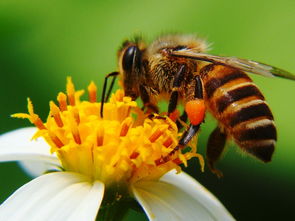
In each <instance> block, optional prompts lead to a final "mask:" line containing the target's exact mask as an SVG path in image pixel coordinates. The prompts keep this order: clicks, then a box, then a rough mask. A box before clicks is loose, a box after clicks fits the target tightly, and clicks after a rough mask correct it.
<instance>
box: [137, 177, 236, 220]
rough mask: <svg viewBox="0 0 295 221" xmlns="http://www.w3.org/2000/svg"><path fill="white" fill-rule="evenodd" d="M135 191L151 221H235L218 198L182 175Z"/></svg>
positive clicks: (144, 184) (141, 185) (140, 185)
mask: <svg viewBox="0 0 295 221" xmlns="http://www.w3.org/2000/svg"><path fill="white" fill-rule="evenodd" d="M132 190H133V193H134V196H135V198H136V199H137V200H138V202H139V203H140V204H141V206H142V207H143V209H144V210H145V212H146V214H147V216H148V218H149V220H163V221H164V220H169V221H173V220H179V221H181V220H194V221H197V220H201V221H207V220H220V221H232V220H235V219H234V218H233V217H232V216H231V215H230V214H229V212H228V211H227V210H226V209H225V207H224V206H223V205H222V204H221V203H220V201H219V200H218V199H217V198H215V197H214V196H213V195H212V194H211V193H210V192H209V191H208V190H206V189H205V188H204V187H203V186H202V185H201V184H200V183H198V182H197V181H196V180H194V179H193V178H192V177H190V176H189V175H187V174H185V173H183V172H182V173H180V174H176V172H175V171H171V172H169V173H167V174H166V175H164V176H163V177H162V178H161V179H160V181H142V182H138V183H136V184H135V185H134V186H133V187H132Z"/></svg>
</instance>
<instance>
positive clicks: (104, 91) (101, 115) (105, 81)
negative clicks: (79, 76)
mask: <svg viewBox="0 0 295 221" xmlns="http://www.w3.org/2000/svg"><path fill="white" fill-rule="evenodd" d="M118 75H119V72H117V71H116V72H112V73H109V74H108V75H107V76H105V78H104V84H103V89H102V95H101V106H100V117H101V118H103V106H104V103H105V102H106V101H107V99H108V98H109V95H110V93H111V91H112V89H113V86H114V82H115V79H116V77H117V76H118ZM109 77H113V80H112V83H111V87H110V88H109V90H108V92H107V99H106V97H105V95H106V90H107V84H108V78H109Z"/></svg>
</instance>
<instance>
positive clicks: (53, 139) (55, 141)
mask: <svg viewBox="0 0 295 221" xmlns="http://www.w3.org/2000/svg"><path fill="white" fill-rule="evenodd" d="M48 133H49V136H50V138H51V140H52V142H53V143H54V144H55V145H56V146H57V147H58V148H61V147H63V146H64V144H63V142H61V140H60V139H59V138H58V137H57V136H56V134H54V133H52V132H50V131H48Z"/></svg>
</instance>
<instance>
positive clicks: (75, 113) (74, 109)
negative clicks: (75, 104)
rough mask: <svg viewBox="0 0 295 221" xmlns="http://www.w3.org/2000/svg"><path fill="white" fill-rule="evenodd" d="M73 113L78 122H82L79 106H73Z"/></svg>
mask: <svg viewBox="0 0 295 221" xmlns="http://www.w3.org/2000/svg"><path fill="white" fill-rule="evenodd" d="M73 115H74V118H75V121H76V123H77V124H80V115H79V110H78V109H77V108H73Z"/></svg>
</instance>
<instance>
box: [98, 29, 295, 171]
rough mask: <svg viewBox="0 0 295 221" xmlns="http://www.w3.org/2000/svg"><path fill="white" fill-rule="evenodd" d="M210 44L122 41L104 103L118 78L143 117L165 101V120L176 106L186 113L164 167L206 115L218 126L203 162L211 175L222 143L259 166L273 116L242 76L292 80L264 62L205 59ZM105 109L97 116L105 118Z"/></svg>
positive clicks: (176, 39)
mask: <svg viewBox="0 0 295 221" xmlns="http://www.w3.org/2000/svg"><path fill="white" fill-rule="evenodd" d="M207 50H208V44H207V43H206V41H204V40H203V39H200V38H197V37H196V36H194V35H181V34H175V35H166V36H162V37H159V38H158V39H156V40H155V41H153V42H152V43H151V44H149V45H146V44H145V43H144V42H143V41H142V40H141V39H135V40H134V41H125V42H124V43H123V45H122V47H121V48H120V49H119V51H118V63H119V71H118V72H113V73H110V74H109V75H107V76H106V78H105V84H104V89H103V95H102V101H105V96H106V94H105V93H106V85H107V79H108V78H109V77H114V78H113V81H112V83H111V87H110V89H109V91H108V94H107V96H106V97H108V96H109V94H110V90H111V88H112V86H113V84H114V80H115V77H116V76H118V75H119V76H120V77H121V80H122V82H123V88H124V91H125V95H126V96H130V97H131V98H132V99H133V100H135V99H137V98H139V97H140V98H141V100H142V102H143V105H144V108H145V110H146V111H147V112H158V107H157V103H158V101H159V100H162V99H163V100H167V101H168V102H169V105H168V116H174V114H175V111H176V108H177V105H178V103H182V104H183V105H184V113H183V114H182V115H181V117H180V118H179V121H178V126H179V127H181V124H179V122H181V121H186V120H187V118H188V120H189V122H190V124H189V126H188V128H187V129H186V130H185V132H184V133H183V135H182V137H181V138H180V140H179V143H178V146H177V147H176V148H175V149H174V150H173V151H171V152H170V154H168V155H167V156H163V157H162V158H161V159H159V161H157V162H156V163H158V164H162V163H165V162H167V161H168V159H169V158H170V157H171V156H172V155H173V154H174V153H175V152H176V151H178V150H179V149H182V148H184V147H185V146H186V145H187V144H188V143H189V141H190V140H191V139H192V138H193V137H194V136H195V134H196V133H197V132H198V131H199V128H200V125H201V124H202V122H203V121H204V117H205V110H206V111H208V112H210V113H211V114H212V115H213V117H214V118H215V119H216V120H217V122H218V126H217V127H216V129H215V130H214V131H213V132H212V133H211V135H210V136H209V139H208V144H207V149H206V158H207V162H208V166H209V168H210V169H211V171H212V172H213V173H215V174H216V175H217V176H221V175H222V173H221V171H219V170H218V169H216V168H215V163H216V162H217V161H218V159H219V158H220V156H221V155H222V152H223V151H224V147H225V144H226V141H227V140H228V139H232V140H233V141H234V142H235V143H236V144H237V145H238V146H239V147H240V148H241V149H242V150H243V151H244V152H246V153H248V154H250V155H252V156H254V157H256V158H257V159H259V160H261V161H263V162H269V161H271V158H272V155H273V152H274V149H275V144H276V141H277V131H276V126H275V123H274V117H273V114H272V112H271V110H270V108H269V106H268V104H267V103H266V101H265V98H264V96H263V94H262V93H261V92H260V90H259V89H258V87H257V86H256V85H255V84H254V83H253V81H252V80H251V78H250V77H249V76H248V75H247V74H246V72H248V73H254V74H259V75H263V76H267V77H273V76H277V77H283V78H287V79H291V80H295V76H294V75H292V74H290V73H289V72H286V71H284V70H282V69H279V68H276V67H273V66H270V65H266V64H263V63H259V62H255V61H251V60H246V59H239V58H236V57H221V56H215V55H211V54H207V53H206V51H207ZM102 110H103V108H102V109H101V116H103V111H102Z"/></svg>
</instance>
